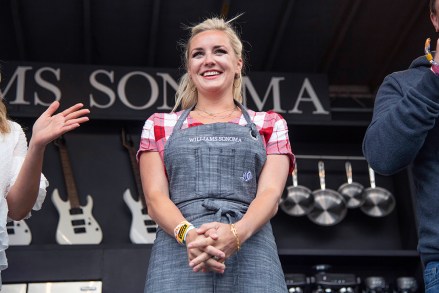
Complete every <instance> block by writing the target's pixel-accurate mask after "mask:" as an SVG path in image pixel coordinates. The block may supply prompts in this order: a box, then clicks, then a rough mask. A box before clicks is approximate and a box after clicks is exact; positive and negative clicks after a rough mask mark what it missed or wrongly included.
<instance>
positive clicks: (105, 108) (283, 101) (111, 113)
mask: <svg viewBox="0 0 439 293" xmlns="http://www.w3.org/2000/svg"><path fill="white" fill-rule="evenodd" d="M1 72H2V83H1V92H2V94H3V97H4V99H5V100H6V101H7V106H8V111H9V115H10V116H12V117H14V116H15V117H36V116H38V115H39V114H40V113H41V112H42V111H43V110H44V109H45V108H46V107H47V106H48V105H50V103H51V102H53V101H55V100H58V101H60V102H61V104H62V107H63V108H65V107H68V106H70V105H73V104H75V103H77V102H81V103H84V105H85V107H87V108H89V109H90V110H91V114H90V117H91V118H93V119H111V120H117V119H121V120H145V119H146V118H148V117H149V116H150V115H151V114H153V113H154V112H170V111H171V110H172V108H173V105H174V96H175V91H176V88H177V86H178V80H179V77H180V74H181V72H178V71H177V70H173V69H159V68H140V67H139V68H137V67H115V66H90V65H67V64H37V63H13V62H7V63H6V64H4V66H3V67H2V69H1ZM244 88H245V91H244V105H246V106H247V107H248V108H250V109H252V110H254V111H267V110H273V111H275V112H278V113H279V114H281V115H282V116H283V117H284V118H285V119H286V120H287V122H289V123H290V122H293V123H294V122H298V121H301V122H308V121H312V122H313V123H315V122H316V121H328V120H331V113H330V108H329V95H328V81H327V77H326V75H319V74H296V73H294V74H292V73H271V72H252V73H251V74H249V75H248V76H245V77H244Z"/></svg>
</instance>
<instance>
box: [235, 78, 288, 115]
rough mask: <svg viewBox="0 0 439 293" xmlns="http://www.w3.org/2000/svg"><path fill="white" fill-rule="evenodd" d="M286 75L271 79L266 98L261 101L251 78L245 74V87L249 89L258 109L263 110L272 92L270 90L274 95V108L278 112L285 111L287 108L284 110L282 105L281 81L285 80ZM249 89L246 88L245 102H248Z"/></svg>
mask: <svg viewBox="0 0 439 293" xmlns="http://www.w3.org/2000/svg"><path fill="white" fill-rule="evenodd" d="M284 79H285V77H272V78H271V79H270V84H269V85H268V88H267V91H266V92H265V95H264V99H263V100H262V101H261V99H260V98H259V95H258V93H257V92H256V90H255V88H254V86H253V84H252V82H251V80H250V79H249V78H248V77H247V76H245V77H244V87H245V89H247V90H248V92H249V94H250V97H251V98H252V99H253V101H254V102H255V104H256V107H257V108H258V111H262V109H263V108H264V105H265V103H266V102H267V99H268V96H269V94H270V90H271V92H272V95H271V96H272V97H273V110H274V111H275V112H277V113H285V110H282V108H281V105H280V87H279V83H280V82H281V81H282V80H284ZM246 93H247V91H246V90H244V96H243V99H244V104H246V102H247V95H246Z"/></svg>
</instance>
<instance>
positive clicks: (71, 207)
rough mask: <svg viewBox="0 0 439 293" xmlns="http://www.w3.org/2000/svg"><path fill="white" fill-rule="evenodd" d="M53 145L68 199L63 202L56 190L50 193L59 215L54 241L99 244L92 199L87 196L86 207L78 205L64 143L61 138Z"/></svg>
mask: <svg viewBox="0 0 439 293" xmlns="http://www.w3.org/2000/svg"><path fill="white" fill-rule="evenodd" d="M54 143H55V145H56V146H57V147H58V149H59V154H60V158H61V165H62V170H63V173H64V180H65V183H66V190H67V197H68V200H67V201H63V200H62V199H61V197H60V195H59V192H58V189H54V191H53V193H52V201H53V204H54V205H55V207H56V209H57V210H58V213H59V221H58V227H57V229H56V241H57V242H58V244H99V243H101V241H102V229H101V227H100V226H99V224H98V222H97V221H96V220H95V218H94V217H93V215H92V209H93V199H92V197H91V196H90V195H87V205H86V206H81V205H80V204H79V197H78V192H77V189H76V184H75V181H74V178H73V172H72V167H71V164H70V159H69V156H68V153H67V147H66V145H65V141H64V139H63V138H62V137H61V138H58V139H57V140H56V141H55V142H54Z"/></svg>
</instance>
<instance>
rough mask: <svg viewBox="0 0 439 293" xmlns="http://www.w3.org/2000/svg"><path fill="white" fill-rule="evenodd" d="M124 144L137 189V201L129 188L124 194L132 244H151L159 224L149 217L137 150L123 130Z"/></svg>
mask: <svg viewBox="0 0 439 293" xmlns="http://www.w3.org/2000/svg"><path fill="white" fill-rule="evenodd" d="M122 144H123V146H124V147H125V148H126V149H127V150H128V154H129V156H130V162H131V167H132V169H133V173H134V179H135V182H136V188H137V195H136V198H135V199H134V198H133V196H132V194H131V192H130V189H129V188H127V190H125V192H124V194H123V199H124V201H125V203H126V204H127V206H128V207H129V209H130V211H131V215H132V221H131V228H130V240H131V242H132V243H136V244H151V243H154V240H155V235H156V231H157V224H156V223H155V222H154V221H153V220H152V219H151V217H150V216H149V215H148V208H147V206H146V203H145V197H144V195H143V190H142V182H141V179H140V171H139V166H138V165H137V161H136V150H135V148H134V145H133V141H132V139H131V138H130V137H129V136H128V135H126V134H125V130H124V129H122Z"/></svg>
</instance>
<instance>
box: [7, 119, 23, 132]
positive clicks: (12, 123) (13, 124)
mask: <svg viewBox="0 0 439 293" xmlns="http://www.w3.org/2000/svg"><path fill="white" fill-rule="evenodd" d="M8 123H9V126H10V127H11V131H13V132H23V127H21V125H20V124H19V123H17V122H15V121H12V120H8Z"/></svg>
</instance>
